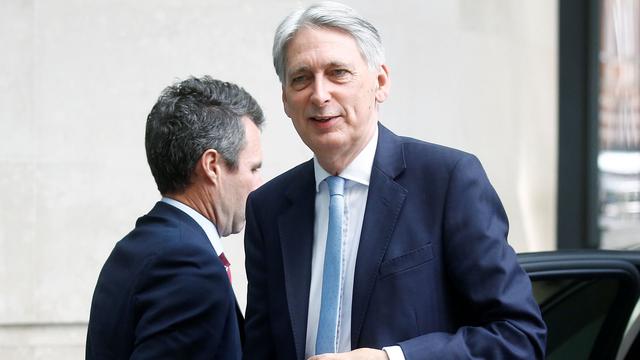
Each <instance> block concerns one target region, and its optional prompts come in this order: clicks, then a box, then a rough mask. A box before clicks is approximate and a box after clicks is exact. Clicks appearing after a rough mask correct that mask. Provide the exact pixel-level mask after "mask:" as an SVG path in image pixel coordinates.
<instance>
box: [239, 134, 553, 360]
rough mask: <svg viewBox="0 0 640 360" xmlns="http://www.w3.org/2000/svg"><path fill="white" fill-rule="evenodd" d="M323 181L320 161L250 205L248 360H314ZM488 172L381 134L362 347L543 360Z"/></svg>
mask: <svg viewBox="0 0 640 360" xmlns="http://www.w3.org/2000/svg"><path fill="white" fill-rule="evenodd" d="M314 202H315V180H314V171H313V162H312V161H309V162H306V163H304V164H301V165H299V166H298V167H296V168H294V169H292V170H290V171H288V172H286V173H284V174H282V175H280V176H279V177H277V178H275V179H273V180H272V181H270V182H269V183H267V184H265V185H264V186H262V187H261V188H259V189H258V190H257V191H255V192H253V193H252V194H251V195H250V197H249V200H248V203H247V227H246V230H245V248H246V270H247V276H248V281H249V287H248V300H247V302H248V304H247V312H246V322H245V325H246V326H245V331H246V341H245V347H244V355H245V356H244V357H245V359H256V360H257V359H260V360H264V359H280V360H282V359H302V358H303V357H304V347H305V339H306V326H307V325H306V323H307V311H308V307H309V286H310V281H311V251H312V243H313V224H314ZM507 230H508V223H507V217H506V214H505V212H504V209H503V207H502V204H501V203H500V200H499V199H498V196H497V194H496V192H495V191H494V189H493V187H492V186H491V184H490V183H489V180H488V179H487V177H486V175H485V173H484V170H483V169H482V166H481V165H480V162H479V161H478V160H477V159H476V158H475V157H474V156H473V155H470V154H467V153H464V152H461V151H457V150H453V149H450V148H445V147H442V146H438V145H433V144H429V143H425V142H422V141H418V140H414V139H410V138H404V137H398V136H396V135H395V134H393V133H391V132H390V131H389V130H387V129H386V128H384V127H383V126H381V125H380V126H379V139H378V147H377V150H376V155H375V160H374V164H373V168H372V172H371V179H370V185H369V195H368V199H367V205H366V210H365V216H364V223H363V226H362V235H361V238H360V246H359V249H358V257H357V260H356V269H355V280H354V288H353V304H352V317H351V320H352V327H351V345H352V347H353V348H354V349H355V348H360V347H372V348H377V349H380V348H382V347H383V346H389V345H400V346H401V348H402V351H403V352H404V355H405V357H406V358H407V359H409V360H411V359H469V358H474V359H477V358H483V359H534V358H543V357H544V349H545V338H546V327H545V324H544V322H543V321H542V319H541V316H540V310H539V308H538V306H537V304H536V302H535V301H534V299H533V297H532V294H531V283H530V281H529V278H528V277H527V275H526V273H525V272H523V270H522V269H521V268H520V266H519V265H518V263H517V260H516V256H515V253H514V251H513V249H512V248H511V247H510V246H509V245H508V244H507V242H506V237H507Z"/></svg>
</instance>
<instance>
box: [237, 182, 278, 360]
mask: <svg viewBox="0 0 640 360" xmlns="http://www.w3.org/2000/svg"><path fill="white" fill-rule="evenodd" d="M252 204H253V201H252V197H251V195H249V199H248V200H247V209H246V219H247V223H246V227H245V232H244V246H245V259H246V260H245V268H246V271H247V281H248V288H247V309H246V313H245V343H244V346H243V358H244V359H256V360H258V359H260V360H262V359H275V357H276V355H275V349H274V348H273V346H274V343H275V342H274V341H272V340H273V334H271V329H270V327H269V313H268V307H269V299H268V291H267V290H268V283H267V273H268V269H267V261H266V259H265V256H266V251H265V245H264V240H263V236H262V234H261V232H260V229H259V226H258V223H257V221H256V217H255V213H254V210H253V206H252Z"/></svg>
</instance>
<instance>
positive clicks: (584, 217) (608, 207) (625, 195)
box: [557, 0, 640, 249]
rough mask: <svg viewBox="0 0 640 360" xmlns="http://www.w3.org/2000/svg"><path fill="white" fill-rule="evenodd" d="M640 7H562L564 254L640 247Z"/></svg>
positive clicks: (560, 227)
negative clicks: (576, 250)
mask: <svg viewBox="0 0 640 360" xmlns="http://www.w3.org/2000/svg"><path fill="white" fill-rule="evenodd" d="M638 2H640V0H586V1H584V0H561V1H558V5H559V96H560V98H559V117H558V126H559V129H558V130H559V131H558V133H559V137H558V140H559V144H558V149H559V154H558V156H559V158H558V211H557V214H558V219H557V242H558V248H559V249H572V248H603V247H604V248H634V247H635V248H639V247H640V196H639V194H640V122H639V121H640V120H639V109H640V104H639V102H640V101H639V97H638V94H639V89H640V83H639V66H640V60H639V59H640V57H639V40H640V39H639V29H640V22H639V15H640V14H639V11H640V9H639V5H638Z"/></svg>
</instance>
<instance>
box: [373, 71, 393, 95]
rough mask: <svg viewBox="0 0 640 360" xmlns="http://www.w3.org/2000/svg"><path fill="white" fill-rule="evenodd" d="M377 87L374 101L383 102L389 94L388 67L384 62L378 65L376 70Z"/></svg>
mask: <svg viewBox="0 0 640 360" xmlns="http://www.w3.org/2000/svg"><path fill="white" fill-rule="evenodd" d="M377 81H378V88H377V89H376V101H377V102H378V103H381V102H384V101H385V100H387V97H388V96H389V87H390V85H391V84H390V83H389V67H388V66H387V65H385V64H382V65H380V69H379V71H378V77H377Z"/></svg>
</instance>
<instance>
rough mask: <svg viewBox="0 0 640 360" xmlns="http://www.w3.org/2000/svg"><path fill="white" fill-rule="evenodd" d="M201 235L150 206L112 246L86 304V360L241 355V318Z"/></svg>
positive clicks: (178, 215) (181, 218) (175, 215)
mask: <svg viewBox="0 0 640 360" xmlns="http://www.w3.org/2000/svg"><path fill="white" fill-rule="evenodd" d="M237 309H238V307H237V305H236V299H235V295H234V293H233V290H232V288H231V284H230V283H229V279H228V278H227V274H226V271H225V269H224V266H223V265H222V263H221V262H220V260H219V258H218V256H217V255H216V253H215V250H214V248H213V246H212V245H211V242H210V241H209V239H208V238H207V235H206V234H205V232H204V230H203V229H202V228H201V227H200V226H199V225H198V224H197V223H196V222H195V220H193V219H192V218H191V217H189V216H188V215H187V214H185V213H184V212H182V211H181V210H179V209H177V208H175V207H173V206H171V205H168V204H165V203H163V202H158V203H157V204H156V205H155V207H154V208H153V209H152V210H151V211H150V212H149V213H148V214H147V215H145V216H143V217H141V218H140V219H138V221H137V222H136V227H135V229H134V230H133V231H131V232H130V233H129V234H128V235H127V236H125V237H124V239H122V240H121V241H119V242H118V243H117V244H116V246H115V248H114V249H113V252H112V253H111V255H110V256H109V258H108V259H107V262H106V263H105V264H104V267H103V268H102V271H101V272H100V277H99V278H98V283H97V285H96V289H95V292H94V294H93V301H92V304H91V316H90V320H89V329H88V333H87V346H86V358H87V359H229V360H236V359H240V358H241V357H242V350H241V347H242V345H241V339H240V336H241V333H240V330H241V329H242V324H239V321H242V316H241V315H240V316H238V311H237Z"/></svg>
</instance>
